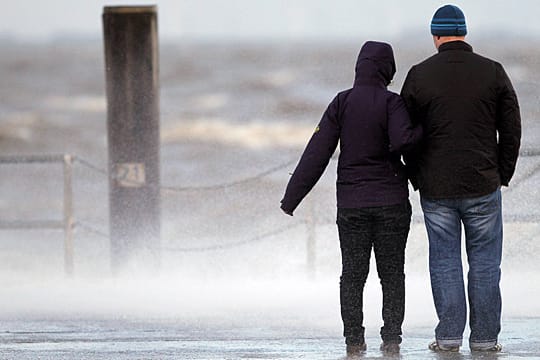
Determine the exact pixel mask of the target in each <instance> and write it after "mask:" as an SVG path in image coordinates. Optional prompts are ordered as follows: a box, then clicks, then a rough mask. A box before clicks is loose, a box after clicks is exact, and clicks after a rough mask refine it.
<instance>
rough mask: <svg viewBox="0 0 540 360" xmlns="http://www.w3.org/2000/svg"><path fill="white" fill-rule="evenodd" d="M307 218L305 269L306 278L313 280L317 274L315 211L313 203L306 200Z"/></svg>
mask: <svg viewBox="0 0 540 360" xmlns="http://www.w3.org/2000/svg"><path fill="white" fill-rule="evenodd" d="M306 205H307V212H308V213H307V218H306V231H307V241H306V254H307V256H306V267H307V274H308V278H309V279H311V280H315V277H316V274H317V265H316V262H317V250H316V247H317V243H316V239H315V209H314V207H313V201H312V200H311V199H309V198H308V199H307V204H306Z"/></svg>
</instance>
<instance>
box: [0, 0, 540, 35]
mask: <svg viewBox="0 0 540 360" xmlns="http://www.w3.org/2000/svg"><path fill="white" fill-rule="evenodd" d="M446 3H448V2H446V1H436V0H435V1H434V0H412V1H404V0H157V1H154V2H152V1H150V2H149V1H139V0H131V1H125V0H117V1H103V0H16V1H6V0H3V1H2V10H1V11H0V35H8V36H15V37H17V38H21V39H31V40H40V39H49V38H51V37H55V36H66V35H67V36H78V35H83V36H94V37H99V36H101V31H102V27H101V13H102V11H103V6H112V5H135V4H157V5H158V11H159V15H158V22H159V33H160V36H162V37H165V38H170V37H173V38H177V37H178V38H181V37H190V38H193V37H195V38H201V37H202V38H222V37H225V38H247V39H256V38H262V37H273V38H314V37H317V38H320V37H328V38H335V37H349V38H351V37H356V36H362V37H372V38H376V37H379V38H383V37H392V36H398V35H399V34H400V33H404V32H408V31H418V30H425V31H426V32H427V31H429V22H430V20H431V16H432V15H433V13H434V11H435V10H436V9H437V8H438V7H439V6H442V5H444V4H446ZM452 3H453V4H456V5H458V6H460V7H461V8H462V10H463V11H464V12H465V16H466V19H467V25H468V27H469V33H470V34H471V33H476V34H480V33H482V34H490V33H493V34H500V33H502V32H508V33H512V34H515V35H518V36H519V35H529V36H534V37H540V21H538V15H539V14H540V1H539V0H519V1H514V2H512V1H508V0H474V1H471V0H468V1H465V0H463V1H453V2H452Z"/></svg>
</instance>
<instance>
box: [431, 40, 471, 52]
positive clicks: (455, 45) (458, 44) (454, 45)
mask: <svg viewBox="0 0 540 360" xmlns="http://www.w3.org/2000/svg"><path fill="white" fill-rule="evenodd" d="M449 50H462V51H468V52H472V51H473V48H472V46H471V45H469V44H467V43H466V42H465V41H461V40H456V41H450V42H447V43H444V44H441V45H440V46H439V52H443V51H449Z"/></svg>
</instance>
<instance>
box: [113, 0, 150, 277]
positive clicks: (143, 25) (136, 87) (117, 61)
mask: <svg viewBox="0 0 540 360" xmlns="http://www.w3.org/2000/svg"><path fill="white" fill-rule="evenodd" d="M103 29H104V42H105V66H106V71H105V72H106V81H107V130H108V142H109V171H110V174H111V176H110V183H109V192H110V196H109V199H110V200H109V202H110V235H111V266H112V270H113V273H116V272H118V271H119V270H121V269H122V268H123V267H124V266H126V265H129V264H132V262H133V261H135V263H134V264H133V265H134V266H136V267H137V269H138V270H139V269H141V268H144V267H149V268H151V269H155V268H156V267H157V266H158V265H159V255H160V254H159V248H160V189H159V186H160V176H159V161H160V159H159V71H158V38H157V8H156V6H127V7H126V6H119V7H116V6H113V7H105V8H104V10H103Z"/></svg>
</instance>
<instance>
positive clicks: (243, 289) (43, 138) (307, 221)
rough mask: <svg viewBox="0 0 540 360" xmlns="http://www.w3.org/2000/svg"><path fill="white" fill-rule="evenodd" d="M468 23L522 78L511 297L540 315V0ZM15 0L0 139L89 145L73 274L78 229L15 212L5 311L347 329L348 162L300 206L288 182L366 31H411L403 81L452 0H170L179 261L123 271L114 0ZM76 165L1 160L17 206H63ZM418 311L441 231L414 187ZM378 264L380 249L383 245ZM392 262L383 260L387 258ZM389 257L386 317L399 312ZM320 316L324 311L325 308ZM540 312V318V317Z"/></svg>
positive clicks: (0, 275)
mask: <svg viewBox="0 0 540 360" xmlns="http://www.w3.org/2000/svg"><path fill="white" fill-rule="evenodd" d="M453 3H454V4H456V5H458V6H460V7H461V8H462V10H463V11H464V13H465V16H466V19H467V26H468V31H469V35H468V37H467V41H468V42H469V43H470V44H471V45H472V46H473V48H474V49H475V51H476V52H478V53H480V54H482V55H485V56H487V57H490V58H493V59H496V60H498V61H500V62H501V63H502V64H503V66H504V67H505V69H506V70H507V72H508V74H509V76H510V78H511V79H512V81H513V84H514V86H515V88H516V91H517V94H518V97H519V100H520V105H521V112H522V121H523V140H522V149H523V153H524V155H523V156H522V157H521V158H520V160H519V162H518V167H517V170H516V175H515V177H514V179H513V181H512V183H511V184H510V187H509V188H507V189H504V191H503V204H504V214H505V221H506V223H505V226H506V227H505V247H504V259H503V281H502V287H503V291H504V299H505V305H504V309H505V310H504V315H505V316H506V317H507V318H508V319H515V318H520V317H533V318H538V317H539V316H540V305H539V304H538V302H537V301H536V300H535V299H538V297H539V296H540V285H539V284H540V281H538V280H539V279H540V269H539V267H538V262H537V256H538V254H539V253H540V245H539V244H540V241H539V240H540V225H539V223H538V220H539V219H540V208H539V206H538V204H539V203H540V198H539V197H540V196H539V193H538V189H539V185H540V175H539V171H540V157H539V156H538V154H540V145H539V140H540V122H539V121H538V118H539V115H540V114H539V112H540V111H539V107H538V104H539V100H540V90H539V85H540V73H539V72H538V69H540V66H539V65H540V64H539V63H540V60H539V59H540V22H538V21H537V19H536V17H537V14H538V13H539V12H540V3H538V2H537V1H535V0H523V1H519V2H514V3H509V2H508V1H499V0H497V1H493V0H491V1H489V0H478V1H474V2H471V1H454V2H453ZM136 4H148V3H147V2H141V1H129V2H128V1H117V2H114V3H113V2H105V1H91V0H87V1H69V0H50V1H46V2H43V1H37V0H36V1H30V0H21V1H17V2H3V3H2V11H1V12H0V49H1V54H2V56H0V79H1V82H0V153H1V154H2V155H35V154H40V155H43V154H64V153H68V154H73V155H75V156H77V157H78V158H80V159H83V160H84V161H83V162H76V163H75V164H74V169H73V171H74V173H73V191H74V217H75V221H76V223H77V225H78V226H77V227H76V229H75V237H74V239H75V243H74V251H75V252H74V254H75V258H74V267H75V268H74V276H73V277H71V278H66V277H65V276H64V273H63V270H64V269H63V256H64V250H63V241H64V240H63V234H62V231H57V230H39V229H38V230H36V229H34V230H16V231H14V230H1V229H0V286H2V287H3V292H4V296H3V297H0V307H1V308H2V311H0V318H4V319H8V318H9V319H15V322H14V323H13V324H15V325H13V326H15V327H17V326H22V325H21V323H19V322H17V321H16V320H17V319H20V318H25V317H26V318H30V319H36V318H41V317H43V316H46V317H60V318H63V317H66V316H67V317H73V316H76V317H90V318H100V317H105V318H109V317H122V316H127V317H135V318H138V317H142V318H146V317H150V318H155V317H157V318H170V317H173V318H180V319H194V320H193V321H199V322H202V323H204V320H201V319H212V320H209V322H213V323H222V322H227V321H230V322H232V323H240V322H241V323H243V324H246V323H247V324H256V325H257V324H258V325H261V324H260V323H261V319H263V320H264V321H263V323H265V324H268V323H272V324H274V325H276V326H282V325H284V324H289V325H291V324H292V325H291V326H298V327H303V326H308V327H309V326H312V327H314V328H318V329H321V328H322V329H324V331H328V332H329V333H332V334H337V335H339V333H340V318H339V294H338V280H339V273H340V271H341V268H340V266H341V260H340V254H339V242H338V238H337V229H336V226H335V224H334V222H335V212H336V209H335V185H334V182H335V174H336V161H335V160H333V161H331V162H330V165H329V167H328V169H327V171H326V173H325V175H324V176H323V178H322V179H321V180H320V182H319V184H318V185H317V186H316V187H315V189H314V190H313V192H312V193H311V194H310V195H309V196H308V197H307V198H306V199H305V201H304V202H303V203H302V205H301V206H300V207H299V209H298V210H297V212H296V213H295V216H294V217H293V218H290V217H287V216H285V215H283V214H282V213H281V212H280V210H279V201H280V199H281V197H282V195H283V192H284V190H285V186H286V183H287V181H288V178H289V173H290V172H292V171H293V170H294V167H295V165H296V162H297V161H298V159H299V157H300V155H301V152H302V150H303V148H304V146H305V144H306V143H307V141H308V140H309V137H310V135H311V133H312V131H313V129H314V128H315V126H316V125H317V123H318V121H319V119H320V117H321V115H322V113H323V112H324V110H325V109H326V106H327V104H328V103H329V102H330V100H331V99H332V98H333V97H334V96H335V94H336V93H337V92H338V91H341V90H343V89H346V88H348V87H350V86H351V85H352V82H353V77H354V65H355V62H356V56H357V54H358V51H359V49H360V47H361V45H362V44H363V43H364V42H365V41H367V40H379V41H386V42H389V43H391V44H392V46H393V48H394V52H395V57H396V62H397V68H398V71H397V74H396V76H395V79H394V82H393V83H392V84H391V86H390V89H391V90H392V91H395V92H398V93H399V91H400V89H401V85H402V82H403V79H404V77H405V75H406V73H407V71H408V69H409V68H410V67H411V66H412V65H413V64H415V63H418V62H420V61H422V60H423V59H424V58H426V57H428V56H430V55H432V54H433V53H434V52H435V49H434V47H433V44H432V39H431V35H430V33H429V23H430V20H431V17H432V15H433V13H434V12H435V10H436V9H437V8H438V7H439V6H442V5H444V3H443V2H440V1H428V0H419V1H414V2H403V1H398V0H391V1H384V2H381V1H371V0H368V1H361V2H360V1H353V0H339V1H324V0H309V1H308V0H294V1H285V0H283V1H282V0H278V1H270V0H260V1H253V0H236V1H226V2H224V1H219V0H202V1H197V0H181V1H180V0H177V1H173V0H169V1H167V0H160V1H156V2H154V4H157V6H158V24H159V41H160V49H159V52H160V85H161V100H160V104H161V119H160V120H161V182H162V185H163V189H162V192H161V201H162V242H161V245H160V246H161V248H162V269H161V272H160V273H159V274H157V275H155V274H154V275H153V276H149V275H148V274H146V273H145V271H144V268H145V264H136V266H134V267H133V268H132V269H131V271H130V272H129V273H128V274H125V275H124V277H123V278H121V279H119V278H113V277H111V276H110V275H111V271H110V253H109V239H108V226H109V224H108V221H109V219H108V211H109V209H108V178H107V174H106V171H105V170H104V169H106V168H107V133H106V129H107V127H106V97H105V73H104V56H103V40H102V22H101V14H102V11H103V6H111V5H136ZM62 191H63V177H62V166H61V164H60V165H59V164H18V165H0V220H2V221H16V220H22V219H25V220H32V219H44V220H48V221H55V220H57V219H62V216H63V213H62V211H63V210H62V209H63V192H62ZM411 201H412V203H413V208H414V210H413V213H414V215H413V226H412V230H411V234H410V237H409V242H408V247H407V265H406V268H407V269H406V272H407V279H408V280H407V281H408V283H407V286H408V288H409V289H410V290H408V293H407V297H408V300H407V315H406V316H407V319H406V321H407V322H408V324H412V325H417V326H422V325H432V324H434V321H435V313H434V310H433V306H432V304H431V294H430V288H429V280H428V276H427V239H426V234H425V230H424V226H423V223H422V214H421V210H420V206H419V203H418V194H417V193H413V192H412V191H411ZM373 263H374V261H373ZM372 265H373V264H372ZM374 270H375V269H374V268H373V269H372V271H371V274H370V278H369V280H368V284H367V288H366V292H365V297H366V300H365V307H367V308H370V309H371V310H370V312H369V313H367V314H366V321H367V324H368V325H367V326H368V327H370V330H369V331H372V332H373V334H376V332H377V329H378V326H380V325H379V323H380V320H379V313H380V311H379V310H378V309H379V307H380V288H379V284H378V279H377V277H376V272H375V271H374ZM306 324H307V325H306ZM534 324H535V326H536V327H537V328H538V321H535V322H534Z"/></svg>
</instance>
